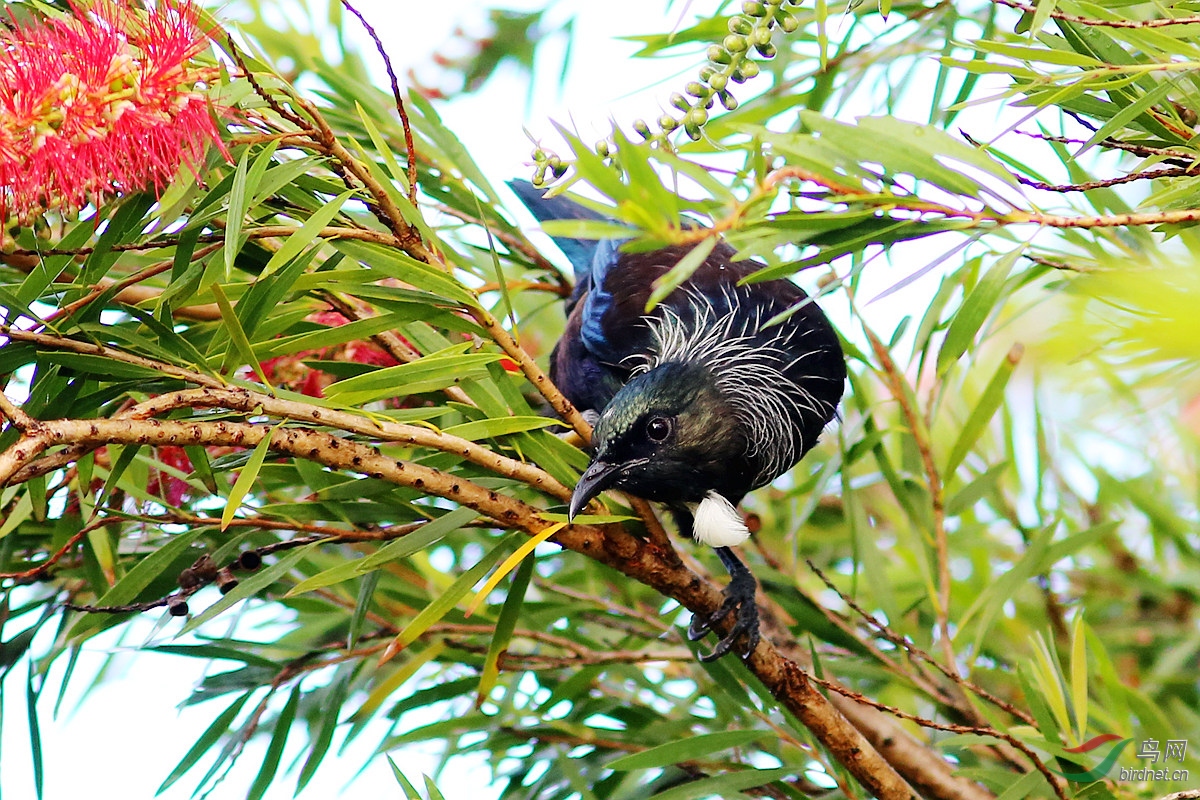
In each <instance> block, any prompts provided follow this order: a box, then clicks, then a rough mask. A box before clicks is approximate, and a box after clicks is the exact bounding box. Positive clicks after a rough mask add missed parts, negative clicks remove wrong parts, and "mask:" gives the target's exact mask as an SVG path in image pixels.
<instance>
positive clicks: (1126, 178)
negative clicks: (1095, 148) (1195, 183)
mask: <svg viewBox="0 0 1200 800" xmlns="http://www.w3.org/2000/svg"><path fill="white" fill-rule="evenodd" d="M1193 174H1195V169H1193V168H1192V167H1172V168H1171V169H1158V170H1146V171H1145V172H1132V173H1130V174H1128V175H1123V176H1121V177H1120V178H1106V179H1104V180H1099V181H1086V182H1084V183H1043V182H1042V181H1035V180H1033V179H1032V178H1026V177H1025V176H1023V175H1017V174H1015V173H1014V174H1013V177H1014V178H1016V179H1017V180H1018V181H1019V182H1021V183H1023V184H1025V185H1026V186H1032V187H1033V188H1034V189H1041V190H1043V191H1047V192H1061V193H1066V192H1087V191H1091V190H1092V189H1107V188H1108V187H1110V186H1120V185H1122V184H1125V183H1133V182H1135V181H1152V180H1155V179H1156V178H1182V177H1185V176H1188V175H1193Z"/></svg>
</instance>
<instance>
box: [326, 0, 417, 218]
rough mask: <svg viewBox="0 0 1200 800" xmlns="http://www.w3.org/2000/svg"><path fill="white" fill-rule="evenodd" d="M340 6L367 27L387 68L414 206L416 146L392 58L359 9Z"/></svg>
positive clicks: (409, 198)
mask: <svg viewBox="0 0 1200 800" xmlns="http://www.w3.org/2000/svg"><path fill="white" fill-rule="evenodd" d="M342 6H344V7H345V8H346V10H347V11H349V12H350V13H351V14H353V15H354V16H356V17H358V21H359V22H360V23H362V26H363V27H364V28H366V29H367V35H368V36H370V37H371V41H373V42H375V49H376V50H377V51H378V52H379V55H380V57H381V58H382V59H383V66H384V67H385V68H386V69H387V74H388V79H389V80H390V81H391V82H392V97H393V98H394V99H395V101H396V113H397V114H399V115H400V127H402V128H403V129H404V147H405V149H406V150H407V151H408V153H407V155H408V201H409V202H410V203H412V204H413V206H416V204H417V146H416V144H415V143H414V142H413V133H412V125H411V124H410V123H409V121H408V110H407V109H406V108H405V107H404V97H403V96H402V95H401V94H400V81H398V80H397V79H396V71H395V70H394V69H392V59H391V57H390V56H388V53H387V49H386V48H384V46H383V42H381V41H380V40H379V35H378V34H376V33H375V29H374V28H372V27H371V23H369V22H367V19H366V17H364V16H363V15H362V14H361V13H359V10H358V9H357V8H355V7H354V6H353V5H351V4H350V2H349V0H342Z"/></svg>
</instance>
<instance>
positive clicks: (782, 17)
mask: <svg viewBox="0 0 1200 800" xmlns="http://www.w3.org/2000/svg"><path fill="white" fill-rule="evenodd" d="M775 20H776V21H777V22H778V23H779V27H781V28H783V32H784V33H795V32H796V30H797V29H798V28H799V27H800V20H798V19H796V18H795V17H794V16H792V15H791V14H790V13H788V12H787V11H784V10H782V9H780V10H779V11H778V12H776V14H775Z"/></svg>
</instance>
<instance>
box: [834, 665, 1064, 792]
mask: <svg viewBox="0 0 1200 800" xmlns="http://www.w3.org/2000/svg"><path fill="white" fill-rule="evenodd" d="M812 680H813V682H814V683H818V684H820V685H821V686H824V687H825V688H826V689H829V690H831V691H834V692H837V693H838V694H840V695H842V696H843V697H846V698H848V699H850V700H853V701H854V702H856V703H861V704H863V705H866V706H870V707H871V708H874V709H877V710H879V711H885V712H887V713H888V714H892V715H893V716H896V717H899V718H900V719H904V720H908V721H909V722H915V723H916V724H917V725H920V726H921V727H923V728H931V729H933V730H938V731H946V732H947V733H959V734H962V733H968V734H974V735H976V736H985V737H988V738H992V739H999V740H1001V741H1003V742H1005V743H1007V744H1008V745H1010V746H1011V747H1014V748H1016V749H1017V750H1020V751H1021V753H1022V754H1024V755H1025V757H1026V758H1028V759H1029V760H1030V762H1031V763H1032V764H1033V766H1034V768H1035V769H1036V770H1037V771H1038V772H1040V773H1042V776H1043V777H1044V778H1045V779H1046V782H1047V783H1049V784H1050V788H1051V789H1052V790H1053V791H1054V794H1055V795H1056V796H1057V797H1058V798H1059V800H1069V798H1068V797H1067V793H1066V786H1065V785H1064V783H1063V782H1062V781H1060V780H1059V779H1058V778H1056V777H1055V776H1054V774H1053V773H1051V772H1050V770H1049V769H1048V768H1047V767H1046V764H1045V762H1043V761H1042V759H1041V758H1039V757H1038V755H1037V753H1035V752H1034V751H1033V749H1032V748H1030V747H1029V745H1027V744H1025V743H1024V742H1022V741H1021V740H1020V739H1018V738H1017V737H1015V736H1013V735H1012V734H1009V733H1003V732H1001V731H998V730H996V729H995V728H992V727H990V726H986V725H956V724H954V723H949V722H935V721H933V720H931V719H925V718H924V717H920V716H917V715H916V714H910V713H908V712H907V711H902V710H901V709H899V708H896V707H895V706H889V705H887V704H886V703H880V702H879V701H877V700H872V699H871V698H869V697H867V696H866V695H864V694H862V693H861V692H856V691H853V690H852V689H847V688H846V687H844V686H841V685H840V684H837V683H834V682H833V681H827V680H824V679H822V678H818V677H815V676H814V677H813V679H812Z"/></svg>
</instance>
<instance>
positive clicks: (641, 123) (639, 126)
mask: <svg viewBox="0 0 1200 800" xmlns="http://www.w3.org/2000/svg"><path fill="white" fill-rule="evenodd" d="M633 129H634V130H635V131H637V132H638V134H639V135H640V136H641V137H642V138H643V139H649V138H650V126H649V125H647V124H646V120H644V119H635V120H634V121H633Z"/></svg>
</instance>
